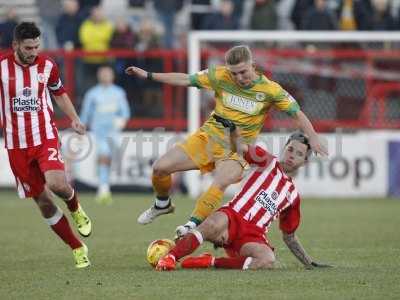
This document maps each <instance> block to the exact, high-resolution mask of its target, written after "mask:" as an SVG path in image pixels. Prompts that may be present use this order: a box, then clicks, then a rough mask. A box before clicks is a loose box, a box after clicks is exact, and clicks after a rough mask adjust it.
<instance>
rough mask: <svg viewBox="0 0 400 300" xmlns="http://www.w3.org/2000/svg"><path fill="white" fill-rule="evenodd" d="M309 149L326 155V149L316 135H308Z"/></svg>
mask: <svg viewBox="0 0 400 300" xmlns="http://www.w3.org/2000/svg"><path fill="white" fill-rule="evenodd" d="M310 146H311V150H312V151H313V152H314V153H316V154H319V155H321V156H328V154H329V153H328V149H327V148H326V146H324V145H323V144H322V143H321V141H320V139H319V138H318V136H314V137H310Z"/></svg>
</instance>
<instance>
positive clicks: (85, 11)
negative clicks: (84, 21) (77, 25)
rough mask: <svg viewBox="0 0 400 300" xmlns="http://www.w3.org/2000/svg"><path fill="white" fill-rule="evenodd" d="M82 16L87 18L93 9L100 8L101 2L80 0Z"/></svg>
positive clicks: (97, 0)
mask: <svg viewBox="0 0 400 300" xmlns="http://www.w3.org/2000/svg"><path fill="white" fill-rule="evenodd" d="M78 1H79V7H80V11H81V13H82V15H83V16H84V17H85V18H86V17H88V16H89V15H90V12H91V11H92V8H93V7H96V6H100V4H101V3H100V2H101V0H78Z"/></svg>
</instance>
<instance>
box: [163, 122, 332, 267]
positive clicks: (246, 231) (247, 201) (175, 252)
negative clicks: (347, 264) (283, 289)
mask: <svg viewBox="0 0 400 300" xmlns="http://www.w3.org/2000/svg"><path fill="white" fill-rule="evenodd" d="M220 121H221V122H222V123H224V124H225V126H228V127H231V129H232V130H233V129H234V125H233V123H231V122H230V121H227V120H222V119H221V120H220ZM233 135H234V143H235V145H237V144H236V142H237V131H234V133H233ZM235 135H236V137H235ZM237 148H238V152H239V153H240V152H241V151H243V152H242V153H244V158H245V159H246V161H247V162H248V163H250V164H252V165H255V166H256V168H255V169H254V171H252V172H251V173H250V174H249V176H248V179H247V181H246V183H245V184H244V186H243V188H242V190H241V191H240V192H239V193H237V194H236V196H235V197H234V198H233V199H232V200H231V201H230V202H229V203H227V204H226V205H225V206H223V207H222V208H220V209H219V210H218V211H216V212H214V213H213V214H212V215H210V216H209V217H208V218H207V219H206V220H205V221H204V222H203V223H201V224H200V225H199V226H198V227H197V228H196V229H192V230H191V231H190V232H189V233H187V234H186V235H185V236H183V237H182V238H181V239H179V240H178V241H177V242H176V246H175V247H174V248H172V249H171V250H170V252H169V254H167V255H166V256H165V257H164V258H161V259H160V260H159V261H158V264H157V266H156V269H157V270H173V269H175V266H176V262H177V261H178V260H179V259H181V258H183V257H185V256H186V255H189V254H191V253H193V252H194V251H195V250H196V249H197V248H198V247H199V246H200V245H201V244H202V243H203V241H210V242H212V243H214V244H215V245H216V246H219V247H223V248H225V249H226V252H227V253H228V255H229V257H221V258H216V257H213V256H212V255H211V254H203V255H201V256H198V257H187V258H186V259H184V260H183V261H182V263H181V266H182V267H183V268H207V267H215V268H226V269H263V268H264V269H265V268H272V267H273V266H274V262H275V254H274V248H273V247H272V246H271V245H270V244H269V242H268V240H267V239H266V237H265V235H264V233H265V232H266V231H267V230H268V228H269V226H270V224H271V222H272V221H273V220H274V219H275V218H279V228H280V229H281V231H282V236H283V240H284V242H285V243H286V245H287V246H288V248H289V249H290V250H291V251H292V253H293V254H294V255H295V256H296V257H297V259H298V260H300V262H301V263H302V264H303V265H304V266H305V267H306V268H313V267H328V265H325V264H320V263H317V262H315V261H314V260H313V259H312V258H311V257H310V256H309V255H308V254H307V253H306V252H305V250H304V249H303V247H302V246H301V244H300V242H299V240H298V239H297V237H296V235H295V231H296V229H297V227H298V226H299V223H300V196H299V193H298V191H297V189H296V187H295V186H294V184H293V181H292V179H291V177H290V174H292V173H294V172H296V171H297V169H298V168H300V167H301V166H302V165H304V164H305V163H306V162H307V160H308V157H309V155H310V154H311V147H310V144H309V140H308V138H307V137H306V136H305V135H303V134H301V133H294V134H292V135H291V136H290V137H289V139H288V141H287V143H286V145H285V148H284V151H283V154H282V156H281V159H280V160H279V161H278V159H277V158H276V157H274V156H273V155H271V154H270V153H268V152H267V151H265V150H264V149H262V148H261V147H254V146H249V145H247V144H241V143H238V147H237Z"/></svg>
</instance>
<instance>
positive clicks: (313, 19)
mask: <svg viewBox="0 0 400 300" xmlns="http://www.w3.org/2000/svg"><path fill="white" fill-rule="evenodd" d="M301 29H302V30H336V29H337V20H336V15H334V13H333V12H332V11H330V10H329V9H328V7H327V3H326V0H314V5H313V6H312V7H311V8H309V9H308V10H307V11H306V13H305V15H304V18H303V22H302V24H301Z"/></svg>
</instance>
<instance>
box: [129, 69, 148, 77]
mask: <svg viewBox="0 0 400 300" xmlns="http://www.w3.org/2000/svg"><path fill="white" fill-rule="evenodd" d="M125 73H126V74H127V75H131V76H137V77H139V78H146V77H147V71H145V70H143V69H141V68H138V67H135V66H130V67H128V68H126V69H125Z"/></svg>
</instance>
